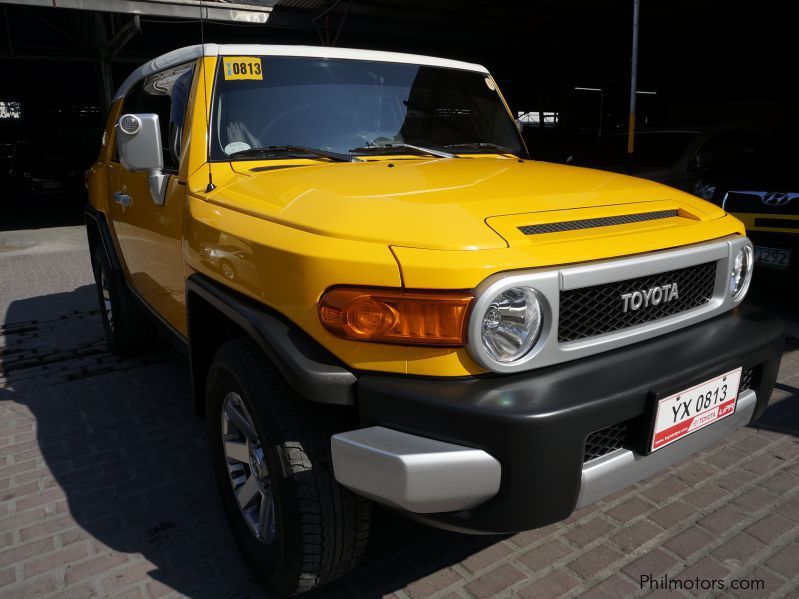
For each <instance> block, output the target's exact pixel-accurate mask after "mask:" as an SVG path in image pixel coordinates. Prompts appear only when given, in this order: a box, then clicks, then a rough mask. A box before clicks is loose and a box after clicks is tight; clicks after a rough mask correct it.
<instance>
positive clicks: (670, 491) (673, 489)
mask: <svg viewBox="0 0 799 599" xmlns="http://www.w3.org/2000/svg"><path fill="white" fill-rule="evenodd" d="M690 488H691V487H690V486H689V485H686V484H685V483H684V482H682V481H681V480H680V479H679V478H678V477H677V476H676V475H675V474H671V475H668V476H666V477H665V478H663V480H661V481H659V482H658V483H656V484H655V485H653V486H651V487H648V488H646V489H643V490H642V491H641V495H645V496H646V497H648V498H649V499H651V500H652V501H654V502H655V503H663V502H665V501H668V500H669V499H672V498H673V497H676V496H677V495H679V494H681V493H684V492H685V491H688V490H690Z"/></svg>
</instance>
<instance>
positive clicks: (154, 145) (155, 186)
mask: <svg viewBox="0 0 799 599" xmlns="http://www.w3.org/2000/svg"><path fill="white" fill-rule="evenodd" d="M116 130H117V134H116V141H117V153H118V154H119V162H120V163H122V166H124V167H125V168H126V169H127V170H129V171H130V172H132V173H136V172H141V171H146V172H147V173H148V183H149V186H150V197H152V199H153V202H155V203H156V204H157V205H159V206H163V205H164V198H165V197H166V180H167V175H164V173H163V170H164V155H163V150H162V148H161V129H160V127H159V123H158V115H157V114H123V115H122V116H121V117H119V120H118V121H117V124H116Z"/></svg>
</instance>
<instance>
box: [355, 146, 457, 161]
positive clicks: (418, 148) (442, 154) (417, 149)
mask: <svg viewBox="0 0 799 599" xmlns="http://www.w3.org/2000/svg"><path fill="white" fill-rule="evenodd" d="M385 150H389V152H390V151H391V150H411V151H413V152H416V153H417V154H428V155H430V156H437V157H439V158H457V156H455V154H452V153H451V152H444V151H443V150H433V149H431V148H423V147H422V146H414V145H413V144H380V145H375V146H365V147H363V148H353V149H351V150H350V152H358V153H366V152H385Z"/></svg>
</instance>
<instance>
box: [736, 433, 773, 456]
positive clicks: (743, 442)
mask: <svg viewBox="0 0 799 599" xmlns="http://www.w3.org/2000/svg"><path fill="white" fill-rule="evenodd" d="M743 430H748V431H751V430H752V429H743ZM770 443H771V441H770V440H768V439H766V438H764V437H762V436H760V435H747V436H746V437H744V438H743V439H740V440H737V441H736V442H735V449H737V450H738V451H742V452H744V453H747V454H753V453H756V452H758V451H760V450H761V449H763V448H764V447H766V445H769V444H770Z"/></svg>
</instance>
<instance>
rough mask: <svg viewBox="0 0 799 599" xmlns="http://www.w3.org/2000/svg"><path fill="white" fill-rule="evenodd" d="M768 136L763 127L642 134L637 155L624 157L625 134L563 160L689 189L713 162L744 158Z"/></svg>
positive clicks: (637, 137) (625, 148) (600, 141)
mask: <svg viewBox="0 0 799 599" xmlns="http://www.w3.org/2000/svg"><path fill="white" fill-rule="evenodd" d="M769 137H770V135H769V133H768V132H767V131H765V130H761V129H748V128H734V129H733V128H724V129H720V128H716V129H712V130H708V131H704V132H703V131H700V130H692V129H685V130H677V129H675V130H659V131H642V132H639V133H637V134H636V136H635V152H634V153H633V155H632V156H631V157H630V156H628V154H627V134H626V133H614V134H612V135H608V136H606V137H603V138H602V139H600V140H599V141H598V142H596V143H595V144H593V145H591V146H589V147H587V148H586V149H585V150H583V151H582V152H579V153H577V154H576V155H574V156H573V157H569V158H568V159H567V160H566V162H568V163H570V164H573V165H576V166H586V167H590V168H598V169H601V170H607V171H613V172H617V173H624V174H627V175H634V176H636V177H643V178H644V179H651V180H652V181H657V182H659V183H664V184H666V185H671V186H672V187H676V188H677V189H682V190H683V191H689V192H691V191H693V188H694V186H695V185H696V181H697V180H698V179H699V177H700V175H701V174H702V172H704V171H705V169H707V168H709V167H710V166H712V164H713V163H715V162H717V161H726V160H729V159H731V158H733V157H745V156H748V155H751V154H752V153H754V152H756V151H757V150H758V149H759V148H761V147H762V146H763V144H764V143H765V142H766V141H767V140H768V138H769Z"/></svg>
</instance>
